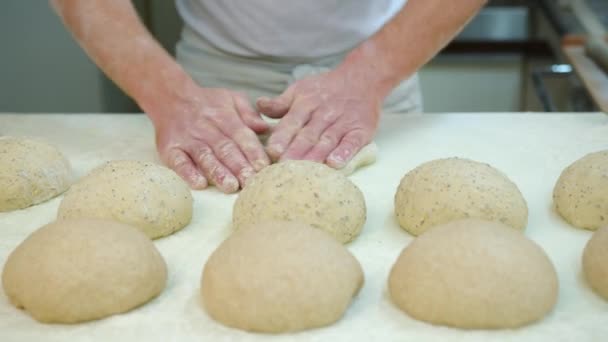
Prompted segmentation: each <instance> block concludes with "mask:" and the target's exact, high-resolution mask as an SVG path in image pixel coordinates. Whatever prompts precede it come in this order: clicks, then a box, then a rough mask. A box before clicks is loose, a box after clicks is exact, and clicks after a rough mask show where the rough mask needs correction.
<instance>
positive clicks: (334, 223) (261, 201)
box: [232, 160, 366, 243]
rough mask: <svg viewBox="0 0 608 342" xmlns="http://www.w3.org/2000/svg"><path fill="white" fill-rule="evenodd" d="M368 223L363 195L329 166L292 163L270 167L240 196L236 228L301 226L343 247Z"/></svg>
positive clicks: (304, 162) (234, 210)
mask: <svg viewBox="0 0 608 342" xmlns="http://www.w3.org/2000/svg"><path fill="white" fill-rule="evenodd" d="M365 219H366V207H365V199H364V198H363V193H362V192H361V191H360V190H359V188H357V186H356V185H355V184H353V183H352V182H351V181H350V180H349V179H348V178H346V176H344V175H342V174H340V173H339V172H338V171H336V170H334V169H332V168H330V167H329V166H326V165H324V164H320V163H315V162H311V161H296V160H290V161H285V162H281V163H278V164H274V165H271V166H268V167H266V168H264V169H263V170H262V171H260V172H259V173H258V174H257V175H255V177H253V178H252V180H251V181H250V182H249V184H247V186H245V188H244V189H243V190H242V191H241V193H240V194H239V196H238V198H237V200H236V202H235V203H234V209H233V213H232V222H233V225H234V228H236V229H239V228H241V227H243V226H245V225H249V224H253V223H261V222H265V221H269V220H285V221H298V222H303V223H307V224H309V225H311V226H313V227H315V228H319V229H322V230H324V231H326V232H328V233H330V234H331V235H333V236H334V237H335V238H336V239H337V240H338V241H340V242H342V243H346V242H349V241H351V240H353V239H354V238H355V237H357V236H358V235H359V233H360V232H361V229H362V228H363V224H364V223H365Z"/></svg>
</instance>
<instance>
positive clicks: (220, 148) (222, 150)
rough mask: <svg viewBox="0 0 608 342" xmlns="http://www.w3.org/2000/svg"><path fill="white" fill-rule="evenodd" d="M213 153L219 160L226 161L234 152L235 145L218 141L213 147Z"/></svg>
mask: <svg viewBox="0 0 608 342" xmlns="http://www.w3.org/2000/svg"><path fill="white" fill-rule="evenodd" d="M215 151H216V154H217V156H218V157H219V158H220V159H222V160H223V159H226V158H228V157H230V156H231V155H233V154H234V153H235V152H236V145H235V144H234V143H233V142H232V141H230V140H220V141H218V142H217V144H216V145H215Z"/></svg>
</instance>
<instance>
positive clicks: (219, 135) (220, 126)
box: [205, 111, 270, 185]
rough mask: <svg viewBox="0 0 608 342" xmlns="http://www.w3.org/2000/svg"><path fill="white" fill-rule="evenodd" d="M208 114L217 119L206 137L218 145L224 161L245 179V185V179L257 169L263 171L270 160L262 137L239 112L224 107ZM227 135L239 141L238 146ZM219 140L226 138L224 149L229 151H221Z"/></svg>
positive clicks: (218, 152) (217, 151) (208, 141)
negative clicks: (229, 141)
mask: <svg viewBox="0 0 608 342" xmlns="http://www.w3.org/2000/svg"><path fill="white" fill-rule="evenodd" d="M207 117H208V118H209V119H210V120H211V121H212V122H213V123H214V125H215V129H214V130H211V129H210V130H209V132H207V136H206V138H205V140H206V141H207V143H208V144H209V145H210V146H211V147H212V148H213V149H214V153H215V154H216V155H217V156H218V158H219V159H220V161H221V162H222V163H224V165H226V166H227V167H228V168H230V170H231V171H232V172H233V174H234V175H237V176H238V177H239V179H240V180H242V181H243V183H242V184H241V185H244V182H245V181H246V180H247V179H248V178H249V177H251V176H252V175H253V174H254V173H255V172H254V170H255V171H259V170H261V169H263V168H264V167H266V166H268V165H269V164H270V158H268V155H267V154H266V152H265V151H264V146H262V143H261V142H260V139H259V138H258V137H257V135H256V134H255V133H254V132H253V131H252V130H251V129H249V128H248V127H247V126H246V125H245V124H244V123H243V121H242V119H241V118H240V117H239V116H238V115H234V113H231V112H227V111H221V112H212V113H208V114H207ZM227 137H228V138H230V139H232V140H233V141H234V142H235V143H236V146H238V147H237V148H236V149H234V148H231V147H230V146H229V145H230V144H228V142H227V141H226V140H230V139H227ZM218 141H222V145H223V147H222V149H227V150H229V151H220V150H219V149H218V148H217V147H216V145H218ZM232 146H235V145H234V144H232ZM227 153H232V154H227ZM219 154H222V155H221V156H220V155H219ZM228 163H230V164H228ZM243 171H244V173H243ZM249 171H251V174H250V172H249Z"/></svg>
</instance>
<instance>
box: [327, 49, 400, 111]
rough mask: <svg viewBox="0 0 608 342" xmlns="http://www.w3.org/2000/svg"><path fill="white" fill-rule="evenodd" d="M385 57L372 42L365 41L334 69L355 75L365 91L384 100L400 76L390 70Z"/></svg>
mask: <svg viewBox="0 0 608 342" xmlns="http://www.w3.org/2000/svg"><path fill="white" fill-rule="evenodd" d="M385 57H386V56H384V55H383V52H382V51H379V50H378V48H377V47H376V46H375V45H374V43H373V42H371V41H366V42H363V43H362V44H361V45H359V46H358V47H357V48H356V49H354V50H352V51H351V52H350V53H349V54H348V55H346V57H345V58H344V61H343V62H342V63H341V64H340V65H339V66H338V68H337V69H336V70H337V71H339V72H341V73H344V74H347V75H351V76H352V75H356V76H355V77H356V78H358V80H359V84H362V85H364V88H365V91H366V92H367V93H370V94H372V95H373V96H375V97H378V98H379V99H380V100H384V98H385V97H386V96H388V95H389V94H390V92H391V90H392V89H393V88H394V87H395V86H397V85H398V84H399V82H400V81H401V77H399V76H398V75H397V73H396V72H394V70H391V67H390V65H389V64H388V63H387V62H388V61H387V58H385Z"/></svg>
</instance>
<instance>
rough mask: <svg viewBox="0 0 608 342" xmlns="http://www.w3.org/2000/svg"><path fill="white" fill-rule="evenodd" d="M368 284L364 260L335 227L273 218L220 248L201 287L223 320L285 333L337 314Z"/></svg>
mask: <svg viewBox="0 0 608 342" xmlns="http://www.w3.org/2000/svg"><path fill="white" fill-rule="evenodd" d="M362 284H363V271H362V269H361V265H360V264H359V262H358V261H357V259H355V257H354V256H353V255H352V254H350V252H349V251H348V250H347V249H346V248H345V247H344V246H342V245H341V244H340V243H339V242H337V241H336V240H335V239H333V238H332V237H331V236H330V235H329V234H327V233H325V232H323V231H321V230H319V229H315V228H312V227H310V226H308V225H306V224H302V223H296V222H287V221H283V222H281V221H269V222H265V223H262V224H255V225H250V226H246V227H243V228H241V229H240V230H238V231H237V232H235V233H234V234H233V235H232V236H230V237H229V238H228V239H227V240H226V241H224V242H223V243H222V244H221V245H220V246H219V247H218V249H217V250H215V251H214V252H213V254H212V255H211V257H209V259H208V260H207V263H206V265H205V267H204V269H203V275H202V280H201V294H202V298H203V303H204V306H205V308H206V310H207V312H208V313H209V315H211V317H213V318H214V319H215V320H217V321H219V322H221V323H223V324H225V325H227V326H230V327H235V328H239V329H243V330H249V331H259V332H269V333H279V332H287V331H297V330H304V329H310V328H315V327H320V326H324V325H328V324H331V323H333V322H335V321H337V320H338V319H340V317H342V315H343V314H344V312H345V311H346V309H347V308H348V306H349V304H350V301H351V299H352V298H353V297H354V296H355V295H356V294H357V292H358V291H359V289H360V288H361V286H362Z"/></svg>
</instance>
